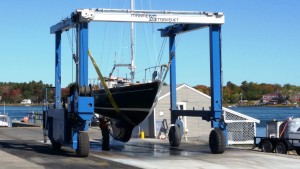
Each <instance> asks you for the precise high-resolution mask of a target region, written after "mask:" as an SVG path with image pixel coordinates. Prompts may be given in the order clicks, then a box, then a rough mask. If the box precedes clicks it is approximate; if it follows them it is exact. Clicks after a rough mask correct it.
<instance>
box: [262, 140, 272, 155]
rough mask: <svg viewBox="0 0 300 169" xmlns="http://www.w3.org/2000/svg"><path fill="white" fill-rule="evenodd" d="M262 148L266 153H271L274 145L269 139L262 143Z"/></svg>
mask: <svg viewBox="0 0 300 169" xmlns="http://www.w3.org/2000/svg"><path fill="white" fill-rule="evenodd" d="M261 150H262V151H263V152H266V153H271V152H273V150H274V147H273V145H272V143H271V142H270V141H269V140H264V141H263V142H262V144H261Z"/></svg>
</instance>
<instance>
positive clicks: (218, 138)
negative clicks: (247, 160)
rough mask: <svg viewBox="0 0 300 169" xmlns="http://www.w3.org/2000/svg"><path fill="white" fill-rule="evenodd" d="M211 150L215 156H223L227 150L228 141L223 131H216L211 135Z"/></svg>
mask: <svg viewBox="0 0 300 169" xmlns="http://www.w3.org/2000/svg"><path fill="white" fill-rule="evenodd" d="M209 148H210V151H211V152H212V153H213V154H222V153H224V151H225V148H226V140H225V136H224V133H223V131H222V130H221V129H214V130H212V131H211V132H210V134H209Z"/></svg>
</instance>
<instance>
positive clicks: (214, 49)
mask: <svg viewBox="0 0 300 169" xmlns="http://www.w3.org/2000/svg"><path fill="white" fill-rule="evenodd" d="M209 33H210V83H211V111H212V113H213V114H212V115H213V119H214V120H213V121H212V127H213V128H218V127H220V119H221V116H222V90H221V88H222V84H221V25H211V26H210V30H209Z"/></svg>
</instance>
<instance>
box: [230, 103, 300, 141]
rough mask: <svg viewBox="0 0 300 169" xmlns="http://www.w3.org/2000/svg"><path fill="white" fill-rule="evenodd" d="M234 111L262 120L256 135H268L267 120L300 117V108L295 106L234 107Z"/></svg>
mask: <svg viewBox="0 0 300 169" xmlns="http://www.w3.org/2000/svg"><path fill="white" fill-rule="evenodd" d="M230 109H232V110H234V111H237V112H240V113H243V114H245V115H247V116H250V117H253V118H255V119H258V120H260V123H259V124H257V127H256V136H259V137H265V136H266V122H267V121H272V120H278V121H284V120H286V119H287V118H288V117H299V118H300V108H295V107H232V108H230Z"/></svg>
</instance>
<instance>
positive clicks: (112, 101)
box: [88, 50, 136, 126]
mask: <svg viewBox="0 0 300 169" xmlns="http://www.w3.org/2000/svg"><path fill="white" fill-rule="evenodd" d="M88 55H89V57H90V59H91V61H92V63H93V65H94V68H95V70H96V72H97V74H98V76H99V78H100V81H101V83H102V85H103V87H104V91H105V93H106V95H107V97H108V99H109V101H110V104H111V105H112V107H113V108H114V109H115V111H116V112H117V113H119V114H120V115H121V116H122V117H123V118H124V119H125V120H126V121H127V122H128V123H130V124H131V125H134V126H135V125H136V124H135V123H134V122H133V121H132V120H130V119H129V118H128V117H127V116H125V115H124V114H122V113H120V109H119V107H118V105H117V103H116V101H115V99H114V98H113V96H112V94H111V92H110V91H109V89H108V87H107V85H106V83H105V80H104V77H103V76H102V73H101V72H100V69H99V67H98V65H97V63H96V61H95V59H94V57H93V56H92V54H91V52H90V50H88Z"/></svg>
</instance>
